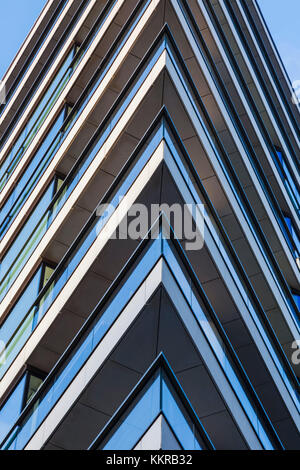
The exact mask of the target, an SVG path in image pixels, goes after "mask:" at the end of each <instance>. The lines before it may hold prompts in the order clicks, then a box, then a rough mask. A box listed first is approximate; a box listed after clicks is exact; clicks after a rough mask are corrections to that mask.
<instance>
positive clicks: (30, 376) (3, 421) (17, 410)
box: [0, 371, 44, 440]
mask: <svg viewBox="0 0 300 470" xmlns="http://www.w3.org/2000/svg"><path fill="white" fill-rule="evenodd" d="M43 377H44V374H42V373H38V372H31V371H27V372H25V374H23V375H22V377H21V379H20V381H19V382H18V384H17V385H16V387H15V388H14V389H13V391H12V392H11V394H10V395H9V397H8V398H7V399H6V400H5V402H4V404H2V405H1V406H0V439H1V440H2V439H3V438H4V437H5V436H6V435H7V433H8V432H9V431H10V430H11V428H12V423H14V422H15V421H16V420H17V419H18V417H19V415H20V414H21V412H22V410H23V409H24V407H25V406H26V405H27V403H29V401H30V400H31V398H32V396H33V395H34V394H35V392H36V391H37V389H38V388H39V386H40V385H41V383H42V382H43Z"/></svg>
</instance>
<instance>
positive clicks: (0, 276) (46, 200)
mask: <svg viewBox="0 0 300 470" xmlns="http://www.w3.org/2000/svg"><path fill="white" fill-rule="evenodd" d="M62 181H63V180H62V179H61V178H59V177H57V176H56V177H55V178H54V179H53V181H52V182H51V183H50V185H49V187H48V189H47V190H46V192H45V193H44V195H43V197H42V198H41V201H40V202H39V203H38V205H37V207H36V208H35V210H34V211H33V213H32V214H31V215H30V217H29V219H28V221H27V222H26V223H25V225H24V227H23V228H22V229H21V231H20V233H19V235H18V236H17V238H16V239H15V241H14V242H13V244H12V245H11V247H10V248H9V250H8V251H7V253H6V254H5V256H4V258H3V260H2V263H1V267H0V280H1V282H0V297H1V298H3V297H4V295H5V293H6V292H7V290H8V289H9V288H10V286H11V285H12V283H13V282H14V280H15V279H16V277H17V276H18V274H19V273H20V271H21V270H22V268H23V266H24V265H25V263H26V262H27V260H28V258H29V257H30V256H31V254H32V253H33V251H34V249H35V248H36V246H37V244H38V242H39V241H40V239H41V238H42V236H43V235H44V233H45V232H46V231H47V229H48V226H49V223H50V222H49V221H50V218H51V215H52V214H53V210H54V211H55V207H53V208H52V209H48V206H49V204H50V202H51V200H52V198H53V196H54V195H55V194H56V192H57V191H58V189H59V188H60V186H61V184H62ZM41 216H43V218H42V224H39V226H38V230H37V233H35V235H36V236H35V237H34V238H31V237H30V234H31V232H32V229H33V228H34V227H36V225H37V223H38V221H40V219H41ZM28 235H29V236H28Z"/></svg>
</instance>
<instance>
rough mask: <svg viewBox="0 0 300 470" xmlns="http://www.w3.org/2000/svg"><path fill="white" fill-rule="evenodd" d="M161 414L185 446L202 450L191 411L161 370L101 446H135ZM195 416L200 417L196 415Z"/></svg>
mask: <svg viewBox="0 0 300 470" xmlns="http://www.w3.org/2000/svg"><path fill="white" fill-rule="evenodd" d="M175 380H176V379H175ZM178 386H179V384H178ZM129 399H130V397H129ZM160 414H163V415H164V417H165V418H166V419H167V422H168V424H169V426H170V427H171V429H172V431H173V433H174V435H175V436H176V438H177V440H178V442H179V443H180V446H181V448H182V449H185V450H201V449H202V448H203V447H204V446H203V443H202V439H201V436H200V433H199V431H198V429H197V426H196V425H195V423H194V422H193V421H192V419H191V417H190V416H189V414H188V413H187V410H186V408H185V406H184V405H183V404H182V402H181V400H180V399H179V397H178V394H177V392H176V390H175V389H174V387H173V386H172V385H171V382H170V380H169V379H168V377H167V375H166V373H165V372H164V370H163V369H159V371H158V372H156V374H155V375H154V378H152V379H151V380H150V381H149V383H148V384H147V385H146V386H145V387H144V388H143V389H142V390H141V392H140V393H139V394H138V396H137V397H136V398H135V399H134V401H133V403H132V404H131V405H130V406H129V408H128V410H127V411H126V412H125V413H124V416H121V417H120V418H119V417H118V421H117V424H116V425H115V426H114V427H113V429H112V430H111V431H110V433H109V435H108V436H107V437H106V438H105V439H104V442H102V443H101V444H100V446H99V449H102V450H130V449H133V448H134V447H135V446H136V444H137V443H138V442H139V440H140V439H141V437H142V436H143V435H144V434H145V432H146V431H147V430H148V429H149V428H150V427H151V424H152V423H153V422H154V421H155V420H156V418H158V416H159V415H160ZM194 418H195V420H197V418H196V416H194ZM120 423H121V424H120ZM108 426H109V425H108ZM198 426H200V423H199V424H198ZM100 441H101V435H100ZM200 442H201V444H200Z"/></svg>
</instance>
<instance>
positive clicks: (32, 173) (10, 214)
mask: <svg viewBox="0 0 300 470" xmlns="http://www.w3.org/2000/svg"><path fill="white" fill-rule="evenodd" d="M68 112H69V106H68V105H66V106H65V107H64V108H63V110H62V111H61V113H60V114H59V116H58V117H57V119H56V120H55V122H54V124H53V126H52V127H51V129H50V131H49V132H48V134H47V136H46V137H45V139H44V140H43V142H42V144H41V146H40V147H39V149H38V151H37V152H36V153H35V155H34V157H33V158H32V160H31V161H30V163H29V165H28V166H27V168H26V170H25V171H24V173H23V174H22V175H21V176H20V178H19V179H18V181H17V184H16V186H15V188H14V189H13V191H12V193H11V194H10V195H9V197H8V198H7V200H6V202H5V203H4V205H3V207H2V209H1V214H0V237H1V238H3V236H4V235H5V233H6V232H7V230H8V228H9V227H10V225H11V224H12V222H13V220H14V219H15V217H16V216H17V215H18V214H19V212H20V210H21V208H22V207H23V205H24V204H25V202H26V200H27V199H28V197H29V196H30V194H31V192H32V191H33V189H34V188H35V186H36V185H37V184H38V182H39V180H40V177H41V175H42V174H43V173H44V172H45V170H46V168H47V167H48V165H49V164H50V162H51V160H52V158H53V157H54V155H55V153H56V150H57V149H58V148H59V146H60V143H61V140H62V136H63V131H61V132H60V129H61V127H62V125H63V122H64V120H65V117H66V115H67V113H68ZM54 137H55V139H54ZM53 139H54V140H53Z"/></svg>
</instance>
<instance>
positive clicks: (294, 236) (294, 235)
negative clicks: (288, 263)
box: [284, 216, 300, 268]
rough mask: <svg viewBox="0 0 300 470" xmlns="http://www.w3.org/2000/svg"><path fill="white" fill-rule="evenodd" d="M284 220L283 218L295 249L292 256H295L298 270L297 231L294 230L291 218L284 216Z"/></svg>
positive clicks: (298, 245) (299, 257) (299, 249)
mask: <svg viewBox="0 0 300 470" xmlns="http://www.w3.org/2000/svg"><path fill="white" fill-rule="evenodd" d="M284 218H285V221H286V224H287V226H288V229H289V232H290V236H291V239H292V240H293V242H294V245H295V248H294V249H293V251H294V256H295V259H296V261H297V264H298V267H299V268H300V240H299V237H298V234H297V231H296V229H295V226H294V223H293V221H292V219H291V217H289V216H285V217H284Z"/></svg>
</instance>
